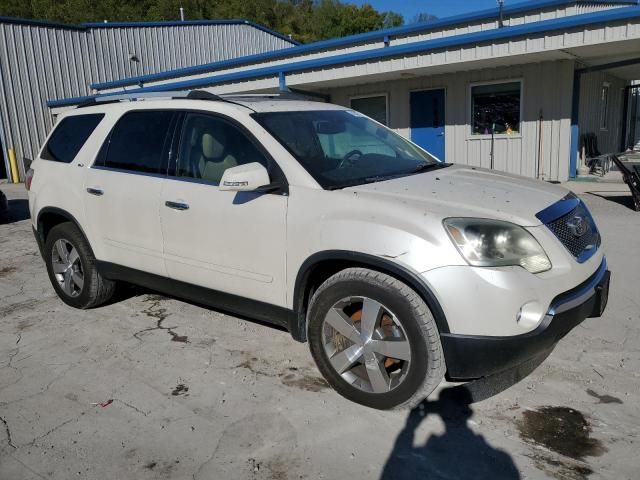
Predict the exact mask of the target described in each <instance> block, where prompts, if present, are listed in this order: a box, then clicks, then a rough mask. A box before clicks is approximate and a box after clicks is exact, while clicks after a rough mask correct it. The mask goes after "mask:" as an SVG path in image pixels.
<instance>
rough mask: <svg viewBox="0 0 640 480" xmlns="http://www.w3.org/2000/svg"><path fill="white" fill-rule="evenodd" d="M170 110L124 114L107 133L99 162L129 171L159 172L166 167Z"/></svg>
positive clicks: (171, 116) (170, 118) (164, 170)
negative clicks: (109, 133) (108, 135)
mask: <svg viewBox="0 0 640 480" xmlns="http://www.w3.org/2000/svg"><path fill="white" fill-rule="evenodd" d="M172 118H173V112H172V111H161V110H145V111H134V112H129V113H126V114H125V115H124V116H123V117H122V118H121V119H120V120H118V123H116V126H115V127H114V128H113V131H112V132H111V135H110V138H109V139H108V141H107V142H108V143H107V144H105V147H103V150H102V152H101V155H100V157H101V161H100V163H101V164H102V165H103V166H105V167H109V168H117V169H119V170H128V171H131V172H140V173H152V174H162V173H166V170H167V155H165V153H164V152H166V150H167V147H166V143H167V141H168V137H169V128H170V126H171V120H172Z"/></svg>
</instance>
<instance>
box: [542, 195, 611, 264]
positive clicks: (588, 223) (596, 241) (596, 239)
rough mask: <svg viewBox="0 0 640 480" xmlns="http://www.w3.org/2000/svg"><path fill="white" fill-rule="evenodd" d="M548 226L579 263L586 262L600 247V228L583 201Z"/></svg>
mask: <svg viewBox="0 0 640 480" xmlns="http://www.w3.org/2000/svg"><path fill="white" fill-rule="evenodd" d="M546 225H547V227H548V228H549V229H550V230H551V231H552V232H553V233H554V234H555V236H556V237H558V240H560V242H562V244H563V245H564V246H565V248H566V249H567V250H569V252H571V254H572V255H573V256H574V257H575V258H576V259H577V260H578V261H579V262H580V261H586V260H587V259H588V258H589V257H591V255H593V253H595V251H596V250H597V249H598V247H599V246H600V233H599V232H598V227H596V224H595V222H594V221H593V217H592V216H591V213H590V212H589V210H588V209H587V207H586V206H585V205H584V203H582V201H580V202H579V203H578V206H577V207H576V208H574V209H573V210H571V211H570V212H569V213H567V214H566V215H563V216H562V217H560V218H557V219H555V220H553V221H551V222H548V223H547V224H546Z"/></svg>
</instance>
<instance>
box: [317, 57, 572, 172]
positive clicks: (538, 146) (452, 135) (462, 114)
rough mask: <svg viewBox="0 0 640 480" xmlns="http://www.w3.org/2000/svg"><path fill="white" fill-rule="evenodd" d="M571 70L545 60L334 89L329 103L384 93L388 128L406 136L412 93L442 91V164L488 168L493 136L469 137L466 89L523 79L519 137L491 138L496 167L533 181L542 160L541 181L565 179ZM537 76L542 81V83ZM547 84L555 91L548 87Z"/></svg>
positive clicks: (568, 64) (562, 63)
mask: <svg viewBox="0 0 640 480" xmlns="http://www.w3.org/2000/svg"><path fill="white" fill-rule="evenodd" d="M573 69H574V63H573V61H568V60H566V61H557V62H544V63H538V64H530V65H523V66H514V67H509V68H495V69H484V70H475V71H470V72H459V73H456V74H451V75H437V76H431V77H423V78H416V79H411V80H401V81H389V82H381V83H376V84H370V85H361V86H353V87H347V88H339V89H332V90H330V94H331V100H332V101H333V102H335V103H339V104H341V105H345V106H349V102H350V98H351V97H353V96H358V95H368V94H379V93H388V94H389V109H390V111H389V120H390V124H389V126H390V127H391V128H393V129H394V130H396V131H397V132H398V133H400V134H401V135H404V136H405V137H407V138H410V136H411V130H410V103H409V94H410V92H411V91H415V90H425V89H430V88H444V89H445V90H446V113H445V116H446V118H445V123H446V127H445V138H446V154H445V155H446V160H447V161H448V162H454V163H460V164H464V165H472V166H478V167H484V168H489V167H490V166H491V138H490V137H487V136H481V137H478V136H473V135H471V127H470V121H471V106H470V105H471V103H470V98H469V97H470V86H471V85H472V84H474V83H478V82H489V81H504V80H521V81H522V98H523V103H522V111H521V117H522V122H521V128H520V133H519V135H510V136H507V135H498V136H496V137H495V144H494V168H495V169H496V170H500V171H504V172H509V173H513V174H517V175H525V176H528V177H536V176H537V166H538V160H540V162H541V167H540V172H541V173H542V174H543V175H542V177H541V178H544V179H545V180H560V181H563V180H567V178H568V175H569V150H570V138H571V137H570V128H571V121H570V118H571V89H572V86H573ZM541 78H544V79H546V81H545V82H541V81H540V79H541ZM550 84H552V85H554V86H555V88H553V89H549V88H548V85H550ZM541 115H542V123H541V124H540V116H541ZM540 127H542V128H540ZM540 132H541V135H540ZM538 152H540V155H539V153H538ZM538 157H540V158H538Z"/></svg>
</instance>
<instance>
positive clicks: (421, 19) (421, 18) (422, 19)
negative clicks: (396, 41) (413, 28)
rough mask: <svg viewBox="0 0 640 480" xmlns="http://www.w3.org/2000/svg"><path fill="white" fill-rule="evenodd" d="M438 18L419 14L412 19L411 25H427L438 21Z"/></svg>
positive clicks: (427, 14)
mask: <svg viewBox="0 0 640 480" xmlns="http://www.w3.org/2000/svg"><path fill="white" fill-rule="evenodd" d="M437 19H438V17H436V16H435V15H431V14H430V13H424V12H423V13H418V14H417V15H416V16H415V17H413V18H412V19H411V23H425V22H431V21H433V20H437Z"/></svg>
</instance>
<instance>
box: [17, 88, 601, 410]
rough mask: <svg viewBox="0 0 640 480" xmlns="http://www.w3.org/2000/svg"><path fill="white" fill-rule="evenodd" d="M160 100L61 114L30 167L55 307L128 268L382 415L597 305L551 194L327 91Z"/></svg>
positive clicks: (594, 240)
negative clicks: (300, 345) (279, 342)
mask: <svg viewBox="0 0 640 480" xmlns="http://www.w3.org/2000/svg"><path fill="white" fill-rule="evenodd" d="M164 95H165V97H167V98H155V97H152V98H146V99H140V98H138V99H137V100H139V101H126V100H127V98H119V99H118V98H117V97H105V99H107V100H110V101H109V102H103V101H99V100H96V101H94V102H93V103H91V104H89V105H80V106H79V107H78V108H75V109H72V110H69V111H66V112H64V113H63V114H61V115H60V118H59V120H58V122H57V126H56V127H55V128H54V130H53V132H52V133H51V134H50V136H49V138H48V139H47V141H46V143H45V145H44V147H43V148H42V151H41V152H40V155H39V157H38V158H37V159H36V160H35V161H34V162H33V164H32V170H31V171H30V172H29V175H28V179H27V184H28V188H30V191H29V203H30V209H31V218H32V219H33V228H34V231H35V235H36V238H37V240H38V244H39V246H40V249H41V252H42V255H43V257H44V260H45V262H46V265H47V270H48V273H49V277H50V279H51V283H52V284H53V287H54V288H55V290H56V292H57V293H58V295H59V296H60V298H61V299H62V300H63V301H64V302H66V303H67V304H69V305H72V306H74V307H77V308H90V307H96V306H99V305H101V304H103V303H104V302H106V301H107V300H109V298H110V297H111V295H112V293H113V291H114V288H115V285H116V282H117V281H125V282H129V283H134V284H139V285H143V286H146V287H149V288H152V289H154V290H157V291H161V292H165V293H167V294H170V295H174V296H177V297H183V298H185V299H190V300H193V301H197V302H199V303H202V304H207V305H211V306H214V307H216V308H219V309H221V310H223V311H228V312H233V313H238V314H243V315H247V316H250V317H254V318H256V319H261V320H266V321H269V322H272V323H274V324H278V325H281V326H284V327H286V328H288V329H289V331H290V332H291V334H292V336H293V338H294V339H296V340H298V341H308V342H309V344H310V348H311V353H312V355H313V357H314V359H315V361H316V363H317V365H318V368H319V369H320V371H321V372H322V374H323V375H324V377H325V378H326V380H327V381H328V382H329V383H330V384H331V385H332V386H333V387H334V388H335V390H337V391H338V392H339V393H340V394H341V395H343V396H345V397H347V398H349V399H351V400H353V401H355V402H359V403H361V404H364V405H368V406H370V407H374V408H380V409H388V408H395V407H401V406H412V405H415V404H416V403H417V402H419V401H420V400H421V399H423V398H424V397H426V396H427V395H428V394H429V393H431V392H432V391H433V389H434V388H435V387H436V386H437V385H438V384H439V383H440V382H441V381H442V379H443V378H444V377H445V376H446V378H448V379H450V380H469V379H476V378H480V377H484V376H488V375H491V374H494V373H498V372H501V371H504V370H507V369H511V368H516V367H518V366H519V365H521V364H522V363H523V362H525V361H528V360H529V359H532V358H534V357H538V356H541V355H543V354H548V352H550V351H551V349H552V348H553V347H554V346H555V344H556V343H557V342H558V341H559V340H560V338H562V337H563V336H564V335H565V334H566V333H568V332H569V331H570V330H571V329H572V328H573V327H575V326H576V325H577V324H578V323H580V322H581V321H582V320H584V319H585V318H587V317H597V316H600V315H601V314H602V312H603V310H604V308H605V305H606V302H607V297H608V286H609V275H610V274H609V272H608V270H607V265H606V261H605V257H604V254H603V251H602V250H603V249H602V248H601V245H600V235H599V233H598V230H597V228H596V225H595V223H594V221H593V219H592V217H591V215H590V214H589V211H588V210H587V208H586V206H585V205H584V204H583V203H582V202H581V201H580V200H579V199H578V198H576V197H575V196H574V195H572V194H570V193H569V192H568V191H567V190H564V189H563V188H560V187H558V186H554V185H550V184H547V183H542V182H538V181H534V180H528V179H525V178H520V177H516V176H512V175H507V174H503V173H498V172H493V171H488V170H482V169H479V168H472V167H465V166H455V165H451V164H446V163H442V162H440V161H438V160H436V159H435V158H433V157H432V156H431V155H430V154H429V153H427V152H425V151H424V150H422V149H421V148H419V147H417V146H416V145H414V144H412V143H411V142H409V141H407V140H405V139H404V138H403V137H401V136H399V135H397V134H396V133H394V132H393V131H391V130H389V129H387V128H386V127H384V126H382V125H380V124H379V123H376V122H374V121H373V120H371V119H369V118H367V117H365V116H363V115H361V114H359V113H357V112H355V111H353V110H349V109H346V108H343V107H339V106H336V105H331V104H326V103H319V102H311V101H302V100H299V99H298V100H295V99H291V98H290V99H285V98H277V97H275V96H262V97H260V96H253V97H242V96H235V97H223V98H221V97H217V96H215V95H213V94H209V93H207V92H190V93H189V94H185V93H182V94H179V95H176V96H173V95H171V94H166V93H165V94H164ZM176 97H178V98H176Z"/></svg>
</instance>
